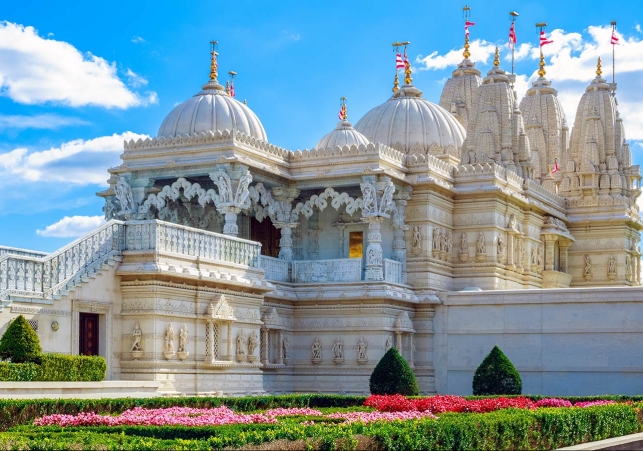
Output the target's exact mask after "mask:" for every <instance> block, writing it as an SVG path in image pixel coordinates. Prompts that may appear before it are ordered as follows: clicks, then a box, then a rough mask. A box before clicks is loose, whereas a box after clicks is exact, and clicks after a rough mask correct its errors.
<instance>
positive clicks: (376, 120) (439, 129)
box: [355, 85, 466, 153]
mask: <svg viewBox="0 0 643 451" xmlns="http://www.w3.org/2000/svg"><path fill="white" fill-rule="evenodd" d="M355 129H356V130H357V131H359V132H361V133H362V134H363V135H364V136H365V137H366V139H368V140H369V141H371V142H373V143H382V144H385V145H387V146H389V147H392V148H394V149H397V150H399V151H401V152H405V153H427V152H428V151H429V148H430V147H431V146H432V145H434V144H437V145H438V146H440V147H441V148H442V149H447V148H454V149H455V150H456V151H459V149H460V147H461V146H462V143H463V142H464V139H465V136H466V132H465V129H464V127H462V125H460V123H459V122H458V121H457V119H456V118H455V117H453V115H452V114H451V113H449V112H448V111H447V110H445V109H444V108H442V107H441V106H439V105H436V104H434V103H431V102H429V101H428V100H425V99H423V98H422V91H420V90H419V89H417V88H416V87H414V86H412V85H404V86H402V87H401V88H400V89H399V90H397V91H396V92H395V94H393V96H392V97H391V98H390V99H388V100H387V101H386V102H384V103H383V104H381V105H378V106H376V107H375V108H373V109H372V110H370V111H369V112H368V113H366V114H365V115H364V117H362V118H361V119H360V120H359V122H357V124H356V125H355Z"/></svg>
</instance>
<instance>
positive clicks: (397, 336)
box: [395, 332, 402, 354]
mask: <svg viewBox="0 0 643 451" xmlns="http://www.w3.org/2000/svg"><path fill="white" fill-rule="evenodd" d="M395 349H397V351H398V352H399V353H400V354H402V332H395Z"/></svg>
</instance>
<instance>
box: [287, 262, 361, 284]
mask: <svg viewBox="0 0 643 451" xmlns="http://www.w3.org/2000/svg"><path fill="white" fill-rule="evenodd" d="M360 280H362V259H361V258H340V259H336V260H295V261H293V262H292V282H293V283H318V282H356V281H360Z"/></svg>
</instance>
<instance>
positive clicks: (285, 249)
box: [273, 222, 299, 261]
mask: <svg viewBox="0 0 643 451" xmlns="http://www.w3.org/2000/svg"><path fill="white" fill-rule="evenodd" d="M273 225H274V226H275V227H276V228H277V229H279V230H281V239H280V240H279V258H280V259H282V260H286V261H292V259H293V252H292V244H293V242H292V230H293V229H294V228H295V227H297V226H298V225H299V224H298V223H296V222H274V223H273Z"/></svg>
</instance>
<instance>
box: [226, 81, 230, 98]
mask: <svg viewBox="0 0 643 451" xmlns="http://www.w3.org/2000/svg"><path fill="white" fill-rule="evenodd" d="M225 93H226V94H228V95H230V82H229V81H226V82H225Z"/></svg>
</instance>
